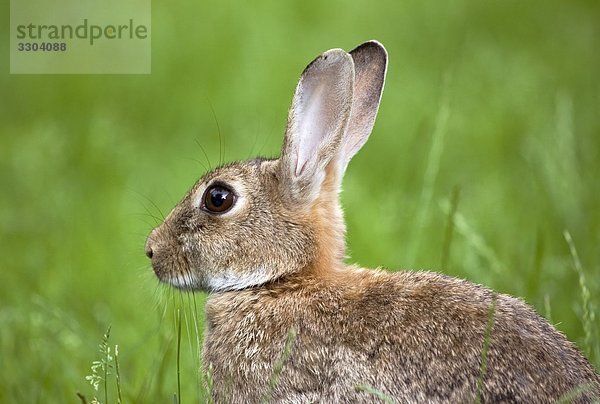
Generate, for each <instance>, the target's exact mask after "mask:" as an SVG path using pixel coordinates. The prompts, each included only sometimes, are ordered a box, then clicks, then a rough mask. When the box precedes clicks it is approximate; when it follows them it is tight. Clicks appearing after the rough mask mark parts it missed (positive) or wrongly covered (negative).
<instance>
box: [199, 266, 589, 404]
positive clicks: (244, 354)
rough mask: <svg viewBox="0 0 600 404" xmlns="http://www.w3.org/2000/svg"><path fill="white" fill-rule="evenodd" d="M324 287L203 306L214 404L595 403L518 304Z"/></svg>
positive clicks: (563, 352)
mask: <svg viewBox="0 0 600 404" xmlns="http://www.w3.org/2000/svg"><path fill="white" fill-rule="evenodd" d="M335 278H336V279H330V280H326V279H322V277H320V278H311V277H310V276H304V277H302V278H298V279H296V280H294V279H291V280H288V281H287V282H285V283H276V284H272V285H269V286H268V287H266V288H262V290H258V291H242V292H236V293H231V294H228V293H225V294H222V295H219V296H214V297H212V298H211V299H210V300H209V302H208V304H207V322H208V323H207V330H208V332H207V335H206V339H205V350H204V352H205V356H204V364H205V366H210V367H212V375H213V378H214V381H215V383H214V389H215V390H214V392H213V393H214V395H215V398H217V400H218V401H231V402H240V401H245V402H256V401H260V400H261V399H264V398H265V396H267V395H271V396H272V398H273V399H274V400H275V401H282V402H315V401H319V402H361V401H365V402H368V401H372V400H374V399H375V397H374V396H373V395H371V394H369V393H367V392H365V391H362V390H361V386H370V387H372V388H374V389H376V390H378V391H380V392H382V393H383V394H386V395H387V396H389V397H393V398H394V399H396V400H398V401H399V402H463V401H473V400H475V399H476V398H478V397H479V399H481V400H482V401H485V402H497V401H510V402H551V401H555V400H557V399H558V398H560V397H562V396H564V395H566V394H569V393H571V394H575V395H577V393H581V395H580V396H579V400H580V401H581V402H588V401H589V400H591V397H594V395H596V396H597V395H598V394H599V393H600V379H599V376H598V374H597V373H596V372H595V370H594V369H593V367H592V366H591V365H590V364H589V362H587V360H586V359H585V358H584V357H583V356H582V355H581V354H580V353H579V351H578V350H577V349H576V348H575V346H574V345H573V344H572V343H570V342H569V341H568V340H567V339H566V338H565V337H564V336H563V335H562V334H561V333H560V332H559V331H557V330H556V329H555V328H554V327H552V326H551V325H550V324H548V323H547V322H546V321H545V320H544V319H543V318H541V317H540V316H539V315H537V314H536V313H535V311H534V310H533V309H532V308H530V307H529V306H528V305H526V304H525V303H524V302H522V301H521V300H519V299H515V298H513V297H510V296H507V295H503V294H495V293H494V292H492V291H491V290H489V289H486V288H484V287H482V286H479V285H476V284H473V283H470V282H467V281H464V280H460V279H455V278H451V277H447V276H443V275H439V274H434V273H430V272H411V271H407V272H399V273H387V272H383V271H365V270H357V269H349V270H347V271H346V272H345V273H343V274H339V273H338V274H337V276H336V277H335ZM290 329H293V330H295V332H296V338H295V339H294V340H293V341H292V344H291V350H290V352H289V353H288V354H287V355H284V352H283V351H284V347H285V341H286V338H287V336H288V334H289V330H290ZM486 340H487V342H486ZM486 345H487V349H486V348H485V346H486ZM282 355H283V357H282ZM277 361H283V363H284V365H283V368H282V369H281V372H280V373H279V374H274V368H275V364H276V362H277ZM484 362H485V363H486V365H485V366H484V365H483V363H484ZM274 378H276V380H275V381H276V383H274ZM272 384H274V386H273V388H272V391H270V387H269V386H270V385H272ZM576 402H577V401H576Z"/></svg>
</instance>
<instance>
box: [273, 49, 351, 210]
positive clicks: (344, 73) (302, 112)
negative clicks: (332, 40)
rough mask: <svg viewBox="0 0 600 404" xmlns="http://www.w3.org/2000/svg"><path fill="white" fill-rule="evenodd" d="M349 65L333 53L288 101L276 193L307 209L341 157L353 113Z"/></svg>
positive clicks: (309, 70) (315, 64)
mask: <svg viewBox="0 0 600 404" xmlns="http://www.w3.org/2000/svg"><path fill="white" fill-rule="evenodd" d="M353 91H354V63H353V61H352V57H351V56H350V55H349V54H348V53H346V52H344V51H343V50H341V49H332V50H329V51H327V52H325V53H323V54H322V55H321V56H319V57H317V58H316V59H315V60H313V61H312V62H311V63H310V64H309V65H308V66H307V67H306V69H305V70H304V72H303V73H302V76H301V77H300V81H299V82H298V86H297V87H296V93H295V94H294V99H293V101H292V106H291V108H290V113H289V117H288V126H287V129H286V133H285V140H284V144H283V150H282V153H281V159H280V162H281V175H282V181H281V192H282V195H284V197H286V198H289V199H290V200H291V201H293V202H295V203H296V204H297V205H298V206H309V205H310V204H311V203H312V202H313V201H314V200H315V199H316V197H317V195H318V193H319V192H320V190H321V185H322V183H323V181H324V179H325V176H326V170H327V167H328V165H329V163H330V162H332V160H333V159H334V158H335V159H336V160H337V158H338V157H339V155H340V150H341V149H342V148H343V144H342V142H343V140H342V137H343V136H344V135H345V133H346V127H347V124H348V120H349V117H350V111H351V108H352V93H353Z"/></svg>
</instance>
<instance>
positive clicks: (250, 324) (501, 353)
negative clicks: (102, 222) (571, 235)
mask: <svg viewBox="0 0 600 404" xmlns="http://www.w3.org/2000/svg"><path fill="white" fill-rule="evenodd" d="M386 70H387V52H386V50H385V48H384V47H383V45H381V44H380V43H379V42H377V41H369V42H366V43H363V44H362V45H360V46H358V47H357V48H356V49H354V50H352V51H351V52H349V53H347V52H345V51H343V50H341V49H332V50H328V51H327V52H324V53H323V54H321V55H320V56H318V57H317V58H316V59H315V60H313V61H312V62H311V63H310V64H309V65H308V66H307V67H306V69H305V70H304V71H303V73H302V75H301V77H300V80H299V82H298V85H297V87H296V91H295V94H294V96H293V100H292V105H291V108H290V110H289V116H288V122H287V128H286V131H285V138H284V142H283V146H282V149H281V156H280V157H279V158H278V159H266V158H256V159H253V160H249V161H243V162H234V163H229V164H226V165H223V166H221V167H219V168H217V169H215V170H214V171H212V172H209V173H208V174H206V175H204V176H203V177H202V178H201V179H200V180H199V181H198V182H197V183H196V184H195V185H194V186H193V187H192V189H191V190H190V191H189V192H188V193H187V195H186V196H185V197H184V198H183V200H182V201H181V202H180V203H179V204H178V205H177V206H176V207H175V208H174V209H173V210H172V211H171V212H170V214H169V215H168V216H167V218H166V219H165V220H164V222H163V223H162V224H161V225H160V226H158V227H157V228H155V229H154V230H153V231H152V232H151V233H150V235H149V236H148V239H147V242H146V246H145V252H146V255H147V256H148V257H149V258H150V259H151V264H152V268H153V271H154V273H155V275H156V276H157V277H158V279H159V281H161V282H164V283H167V284H170V285H172V286H174V287H175V288H178V289H181V290H184V291H199V290H202V291H207V292H208V293H209V296H208V300H207V302H206V306H205V315H206V319H205V327H206V329H205V334H204V346H203V357H202V362H203V367H204V371H206V372H209V373H210V377H211V379H212V392H211V394H212V398H213V400H214V401H215V402H230V403H257V402H264V401H270V400H272V401H273V402H281V403H307V402H323V403H343V402H381V401H382V400H388V401H389V400H392V401H394V402H401V403H413V402H415V403H416V402H428V403H437V402H452V403H455V402H474V401H482V402H524V403H534V402H540V403H544V402H554V401H556V400H558V399H561V398H562V399H565V398H567V399H573V400H574V401H575V402H592V401H593V400H598V399H599V398H600V376H599V374H598V373H597V371H596V370H595V369H594V368H593V367H592V365H591V364H590V363H589V362H588V360H587V359H586V358H585V357H584V356H583V355H582V354H581V353H580V352H579V351H578V349H577V348H576V347H575V345H574V344H573V343H571V342H569V341H568V340H567V339H566V338H565V336H564V335H563V334H561V333H560V332H559V331H557V330H556V329H555V328H554V327H553V326H552V325H551V324H549V323H548V322H547V321H546V320H545V319H543V318H542V317H541V316H539V315H538V314H537V313H536V312H535V311H534V310H533V309H532V308H531V307H530V306H528V305H527V304H526V303H524V302H523V301H522V300H520V299H517V298H514V297H511V296H508V295H505V294H500V293H496V292H494V291H492V290H490V289H487V288H485V287H483V286H480V285H477V284H474V283H471V282H468V281H466V280H461V279H457V278H453V277H449V276H445V275H441V274H437V273H433V272H416V271H403V272H387V271H384V270H381V269H374V270H371V269H363V268H360V267H358V266H356V265H346V264H345V263H344V261H345V259H346V245H345V231H346V228H345V223H344V217H343V212H342V208H341V206H340V201H339V193H340V190H341V183H342V178H343V175H344V172H345V170H346V167H347V165H348V163H349V161H350V159H351V158H352V157H353V156H354V155H355V154H356V153H357V152H358V151H359V150H360V148H361V147H362V146H363V145H364V143H365V142H366V141H367V139H368V137H369V135H370V133H371V130H372V128H373V125H374V121H375V117H376V115H377V111H378V108H379V102H380V100H381V95H382V91H383V85H384V80H385V76H386Z"/></svg>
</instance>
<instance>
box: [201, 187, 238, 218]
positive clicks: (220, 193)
mask: <svg viewBox="0 0 600 404" xmlns="http://www.w3.org/2000/svg"><path fill="white" fill-rule="evenodd" d="M202 199H203V201H204V203H203V205H204V206H203V207H204V209H206V210H207V211H209V212H211V213H224V212H227V211H228V210H229V209H231V207H232V206H233V203H234V202H235V194H234V193H233V191H231V190H230V189H228V188H226V187H224V186H223V185H211V186H210V187H208V188H207V189H206V191H204V196H203V197H202Z"/></svg>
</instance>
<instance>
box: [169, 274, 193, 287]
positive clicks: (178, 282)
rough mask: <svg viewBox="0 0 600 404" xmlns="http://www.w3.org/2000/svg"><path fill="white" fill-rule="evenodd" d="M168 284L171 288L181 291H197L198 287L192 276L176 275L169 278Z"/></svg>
mask: <svg viewBox="0 0 600 404" xmlns="http://www.w3.org/2000/svg"><path fill="white" fill-rule="evenodd" d="M168 282H169V283H170V284H171V285H172V286H174V287H176V288H178V289H183V290H194V289H199V287H200V285H199V284H198V280H197V279H196V277H195V276H194V275H192V274H186V275H177V276H175V277H173V278H169V280H168Z"/></svg>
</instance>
